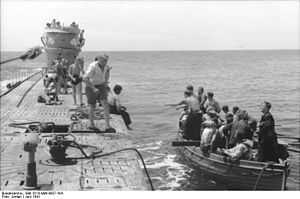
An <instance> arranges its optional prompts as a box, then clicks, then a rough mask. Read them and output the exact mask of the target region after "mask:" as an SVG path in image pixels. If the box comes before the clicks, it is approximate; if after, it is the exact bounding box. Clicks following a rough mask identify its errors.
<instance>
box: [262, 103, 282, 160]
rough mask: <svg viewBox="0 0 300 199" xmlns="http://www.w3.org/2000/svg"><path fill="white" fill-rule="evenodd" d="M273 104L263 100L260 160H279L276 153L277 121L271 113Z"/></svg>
mask: <svg viewBox="0 0 300 199" xmlns="http://www.w3.org/2000/svg"><path fill="white" fill-rule="evenodd" d="M271 107H272V105H271V103H269V102H263V104H262V105H261V112H262V113H263V115H262V117H261V120H260V122H259V132H258V142H259V147H258V158H259V161H274V162H278V158H277V155H276V147H277V145H278V143H277V135H276V132H275V121H274V118H273V116H272V114H271V113H270V109H271Z"/></svg>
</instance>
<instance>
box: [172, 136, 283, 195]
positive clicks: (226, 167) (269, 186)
mask: <svg viewBox="0 0 300 199" xmlns="http://www.w3.org/2000/svg"><path fill="white" fill-rule="evenodd" d="M177 141H182V142H188V140H185V139H183V138H182V136H181V134H180V133H179V134H178V137H177ZM178 148H179V151H180V152H181V153H182V155H183V156H184V158H186V159H188V160H190V161H192V163H193V164H194V165H195V166H196V167H197V168H199V169H200V170H201V171H204V173H205V174H208V175H210V176H212V177H213V178H214V179H215V180H216V181H217V182H222V183H224V184H226V186H227V187H228V188H229V189H239V190H285V189H286V181H287V177H288V175H289V164H288V162H287V161H285V162H284V163H283V164H275V163H274V164H270V163H267V162H257V161H248V160H240V161H238V162H230V161H228V160H226V158H225V157H224V156H223V155H219V154H216V153H210V154H209V156H205V155H204V154H203V153H202V151H201V150H200V147H197V146H182V147H178Z"/></svg>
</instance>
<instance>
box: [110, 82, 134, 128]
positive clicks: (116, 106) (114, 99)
mask: <svg viewBox="0 0 300 199" xmlns="http://www.w3.org/2000/svg"><path fill="white" fill-rule="evenodd" d="M122 89H123V88H122V86H120V85H115V87H114V89H113V92H114V93H112V92H109V94H108V98H107V102H108V105H109V111H110V113H112V114H118V115H121V116H122V118H123V120H124V122H125V125H126V127H127V129H128V130H132V129H131V127H130V126H129V125H130V124H131V119H130V116H129V113H128V112H126V107H124V106H122V104H121V101H120V97H119V96H120V94H121V92H122Z"/></svg>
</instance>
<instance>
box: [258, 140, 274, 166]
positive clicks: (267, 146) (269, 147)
mask: <svg viewBox="0 0 300 199" xmlns="http://www.w3.org/2000/svg"><path fill="white" fill-rule="evenodd" d="M277 145H278V142H277V137H276V136H275V135H274V136H269V137H264V138H260V139H259V146H258V157H259V161H263V162H267V161H274V162H278V155H277V153H276V152H277Z"/></svg>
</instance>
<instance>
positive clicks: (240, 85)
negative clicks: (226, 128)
mask: <svg viewBox="0 0 300 199" xmlns="http://www.w3.org/2000/svg"><path fill="white" fill-rule="evenodd" d="M101 53H106V54H108V55H109V57H110V59H109V65H110V66H111V67H112V70H111V86H113V85H115V84H120V85H122V87H123V94H122V96H121V100H122V103H123V104H124V105H125V106H126V107H127V109H128V112H129V113H130V114H131V117H132V120H133V124H132V128H133V130H132V131H130V135H131V137H132V138H133V140H134V145H135V146H136V147H137V148H138V149H139V150H140V151H141V152H142V154H143V156H144V157H145V160H146V163H147V167H148V168H149V170H150V175H151V177H152V179H153V182H154V186H155V188H156V189H160V190H208V189H209V190H215V189H227V188H226V186H225V185H223V184H220V183H218V182H216V181H214V180H213V179H210V177H209V176H206V175H205V174H204V173H202V172H201V171H199V170H197V168H196V167H194V166H193V165H189V164H188V163H187V161H185V160H184V159H183V158H182V157H181V156H179V155H178V154H177V152H176V149H175V148H173V147H172V146H171V142H172V141H173V140H174V139H175V138H176V133H177V128H178V116H179V114H180V111H176V110H175V109H174V108H171V107H168V106H165V104H170V103H177V102H179V101H181V100H182V99H183V92H184V90H185V87H186V85H188V84H192V85H193V86H194V88H195V90H197V88H198V87H199V86H202V87H204V89H205V91H206V92H208V91H211V92H214V95H215V99H216V100H217V101H218V102H219V103H220V104H221V105H228V106H229V108H230V109H232V107H233V106H239V107H240V108H241V109H244V110H246V111H247V112H248V113H249V114H250V115H251V116H253V117H254V118H256V119H257V120H259V119H260V117H261V112H260V108H259V107H260V104H261V103H262V102H263V101H269V102H270V103H271V104H272V109H271V112H272V114H273V116H274V118H275V122H276V131H277V132H278V133H281V134H285V135H289V136H298V137H299V136H300V135H299V134H300V130H299V126H300V115H299V114H300V98H299V97H300V96H299V95H300V84H299V82H300V51H292V50H290V51H288V50H277V51H263V50H261V51H172V52H169V51H164V52H158V51H155V52H148V51H147V52H142V51H138V52H84V53H82V54H81V56H82V57H83V58H84V59H85V65H86V66H87V65H88V64H89V63H90V62H92V61H93V59H94V57H95V56H96V55H98V54H101ZM19 54H21V53H18V52H2V60H4V59H5V58H10V57H14V56H17V55H19ZM40 67H45V57H44V56H41V57H38V58H37V59H35V60H32V61H25V62H22V61H18V62H14V63H9V64H6V65H3V66H1V80H3V81H4V80H6V81H7V80H9V78H8V77H11V76H12V75H11V74H13V73H15V72H16V71H18V70H24V69H26V70H34V69H36V68H40ZM280 141H281V142H283V143H289V142H290V141H291V140H288V139H286V140H280ZM291 157H292V159H293V169H294V171H293V172H295V173H298V174H299V155H297V154H292V156H291ZM297 170H298V172H297ZM299 184H300V179H299V175H298V176H292V177H290V178H289V181H288V186H289V187H290V188H291V189H298V190H299V189H300V187H299Z"/></svg>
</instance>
